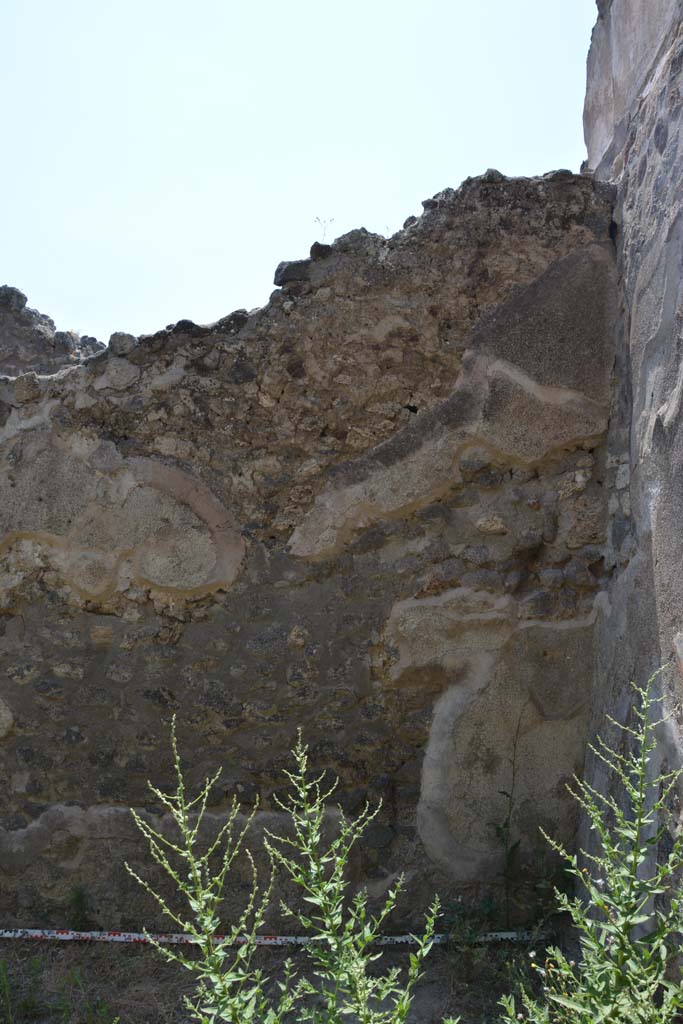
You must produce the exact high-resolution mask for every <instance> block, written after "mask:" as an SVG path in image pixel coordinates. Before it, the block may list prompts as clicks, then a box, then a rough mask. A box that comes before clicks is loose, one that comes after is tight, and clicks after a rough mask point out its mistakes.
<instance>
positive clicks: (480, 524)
mask: <svg viewBox="0 0 683 1024" xmlns="http://www.w3.org/2000/svg"><path fill="white" fill-rule="evenodd" d="M476 525H477V529H478V530H479V532H480V533H490V534H504V533H507V532H508V528H507V526H506V525H505V523H504V522H503V520H502V519H501V518H500V516H499V515H496V513H495V512H486V513H485V514H484V515H483V516H479V518H478V519H477V524H476Z"/></svg>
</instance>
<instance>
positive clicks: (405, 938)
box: [0, 928, 537, 946]
mask: <svg viewBox="0 0 683 1024" xmlns="http://www.w3.org/2000/svg"><path fill="white" fill-rule="evenodd" d="M534 937H537V936H535V935H534V933H532V932H528V931H527V932H485V933H484V934H482V935H478V936H477V937H476V938H475V939H474V940H473V941H474V942H475V943H487V942H530V941H531V939H532V938H534ZM215 938H216V941H218V942H222V941H224V940H225V941H227V942H229V944H230V945H231V946H243V945H244V944H245V943H246V942H248V941H250V940H249V939H247V938H246V937H240V938H237V939H230V938H229V936H226V935H216V936H215ZM450 938H451V937H450V935H435V936H434V939H433V941H434V943H435V944H437V945H443V944H445V943H447V942H448V941H449V940H450ZM0 939H37V940H42V941H44V942H124V943H129V944H135V945H142V946H145V945H147V946H149V945H151V944H152V943H158V944H159V945H160V946H193V945H196V943H197V938H196V937H195V936H194V935H182V934H179V935H174V934H170V933H161V934H157V935H154V934H150V933H149V932H79V931H74V930H73V929H72V928H0ZM316 941H319V940H317V939H311V938H310V937H309V936H305V935H257V936H256V937H255V939H254V942H255V944H256V945H257V946H307V945H309V943H311V942H316ZM416 942H417V939H416V937H415V936H414V935H382V936H380V938H378V939H377V944H378V945H380V946H406V945H414V944H415V943H416Z"/></svg>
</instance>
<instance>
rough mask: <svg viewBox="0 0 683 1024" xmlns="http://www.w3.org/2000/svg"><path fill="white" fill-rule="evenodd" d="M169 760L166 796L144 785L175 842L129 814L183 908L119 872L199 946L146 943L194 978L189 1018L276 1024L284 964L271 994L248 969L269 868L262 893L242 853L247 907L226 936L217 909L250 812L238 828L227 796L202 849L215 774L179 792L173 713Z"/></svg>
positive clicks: (287, 999)
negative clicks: (226, 808) (191, 950)
mask: <svg viewBox="0 0 683 1024" xmlns="http://www.w3.org/2000/svg"><path fill="white" fill-rule="evenodd" d="M171 743H172V747H173V763H174V767H175V775H176V787H175V791H174V792H173V793H163V792H162V791H161V790H159V789H157V788H156V787H155V786H153V785H152V784H151V783H149V788H150V790H151V792H152V793H153V794H154V796H155V797H156V798H157V800H159V801H160V803H161V804H162V806H163V807H164V808H165V809H166V811H167V812H168V813H169V814H170V815H171V818H172V820H173V822H174V824H175V827H176V832H177V840H176V841H175V842H174V841H172V840H170V839H169V838H167V836H166V835H165V834H164V833H163V832H162V831H161V830H158V829H155V828H153V827H152V826H151V825H150V824H148V822H146V821H145V820H144V819H143V818H141V817H140V815H139V814H138V813H137V812H136V811H132V814H133V817H134V819H135V824H136V825H137V827H138V828H139V830H140V832H141V833H142V835H143V836H144V837H145V839H146V840H147V844H148V847H149V852H150V855H151V857H152V860H154V861H155V862H156V864H157V865H158V866H159V867H160V868H161V869H162V871H163V872H164V873H165V874H166V875H167V876H168V877H169V878H170V879H171V881H172V882H173V885H174V887H175V891H176V893H177V894H178V895H179V896H181V897H182V903H183V908H184V909H183V910H179V911H176V910H173V909H172V908H171V907H170V906H169V904H168V903H167V902H166V900H165V899H164V897H163V896H161V895H160V894H159V893H158V892H156V890H155V889H153V888H152V886H151V885H150V884H149V882H147V881H145V880H144V879H142V878H140V876H139V875H138V874H136V872H135V871H133V870H132V868H131V867H130V866H129V865H128V864H126V870H127V871H128V873H129V874H130V875H132V877H133V878H134V879H135V880H136V881H137V882H138V883H139V884H140V885H141V886H142V887H143V889H145V890H146V891H147V892H148V893H150V895H151V896H152V897H153V898H154V899H155V900H156V902H157V903H158V904H159V906H160V907H161V910H162V911H163V913H164V915H165V916H166V917H168V918H169V919H170V921H172V923H173V925H174V926H176V927H177V928H179V929H180V931H181V932H183V933H185V934H187V935H190V936H192V938H193V939H194V943H195V944H196V947H197V948H198V950H199V955H198V956H196V957H192V956H188V955H185V954H184V953H179V952H176V951H175V950H172V949H170V948H168V947H167V946H162V945H160V944H159V943H158V942H157V941H155V940H154V939H153V938H151V937H149V936H148V938H149V941H150V942H151V944H152V945H153V946H155V947H156V949H157V950H158V952H159V953H160V954H161V956H162V957H164V959H165V960H168V961H170V962H172V963H175V964H179V965H180V966H181V967H184V968H185V969H186V970H188V971H190V972H191V973H192V974H194V975H195V978H196V999H195V1000H194V1001H190V1000H187V1001H186V1008H187V1009H188V1011H189V1012H190V1014H191V1020H193V1021H195V1022H197V1024H214V1022H216V1021H229V1022H231V1024H280V1022H283V1021H284V1020H285V1019H286V1014H287V1013H288V1012H289V1011H290V1010H291V1008H292V1006H293V1005H294V1002H295V999H296V992H295V990H294V989H293V988H292V984H291V981H292V979H291V969H290V965H289V963H287V964H285V977H284V980H283V981H282V982H280V983H279V985H278V986H276V996H275V998H274V999H270V998H269V996H268V995H267V993H266V986H267V979H266V978H265V977H264V975H263V973H262V972H261V971H260V970H259V969H257V968H255V967H254V966H253V958H254V954H255V952H256V935H257V932H258V930H259V928H261V927H262V925H263V922H264V918H265V913H266V910H267V908H268V905H269V902H270V894H271V889H272V883H273V878H272V873H271V876H270V879H269V883H268V885H267V886H266V887H265V889H264V890H262V889H261V888H260V886H259V883H258V877H257V873H256V867H255V865H254V860H253V857H252V856H251V854H250V853H249V851H248V850H247V851H246V856H247V857H248V858H249V862H250V864H251V870H252V886H251V892H250V895H249V898H248V900H247V904H246V906H245V908H244V910H243V911H242V913H241V914H240V916H239V918H238V920H237V921H236V922H234V923H233V924H232V925H230V926H229V928H228V931H227V934H226V935H225V937H223V938H221V937H219V936H220V933H221V931H222V930H223V928H222V925H221V920H220V911H221V908H222V906H223V902H224V898H225V891H226V882H227V878H228V875H229V873H230V869H231V867H232V864H233V862H234V860H235V858H236V857H237V855H238V854H239V852H240V850H241V848H242V846H243V843H244V838H245V835H246V832H247V830H248V828H249V825H250V824H251V820H252V818H253V816H254V813H255V811H252V814H251V816H250V817H249V818H248V819H247V822H246V824H245V825H244V826H242V827H241V828H239V827H238V826H237V819H238V815H239V810H240V808H239V804H238V803H237V801H236V800H235V799H234V798H233V801H232V805H231V808H230V812H229V814H228V818H227V821H226V822H225V824H224V825H223V827H222V828H220V829H219V831H218V833H217V834H216V836H215V837H214V839H213V841H211V842H209V843H208V845H206V846H205V847H204V849H203V852H202V848H201V847H202V843H201V840H200V830H201V827H202V822H203V820H204V816H205V812H206V805H207V801H208V798H209V795H210V793H211V790H212V789H213V787H214V786H215V784H216V782H217V781H218V778H219V776H220V774H221V773H220V771H218V772H217V773H216V774H215V775H214V776H213V778H210V779H206V781H205V782H204V785H203V786H202V788H201V789H200V791H199V793H198V794H197V796H195V797H193V798H192V799H189V798H188V797H187V796H186V793H185V782H184V778H183V772H182V765H181V762H180V756H179V754H178V746H177V742H176V730H175V717H174V719H173V724H172V727H171Z"/></svg>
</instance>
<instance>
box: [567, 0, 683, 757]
mask: <svg viewBox="0 0 683 1024" xmlns="http://www.w3.org/2000/svg"><path fill="white" fill-rule="evenodd" d="M682 25H683V8H682V7H681V4H680V3H673V2H667V3H664V2H662V3H649V2H648V3H647V4H643V3H640V2H638V0H614V2H613V3H612V4H611V6H610V7H609V9H608V10H606V11H605V12H604V13H603V14H602V15H601V16H600V18H599V21H598V25H597V27H596V30H595V32H594V35H593V46H592V50H591V56H590V58H589V63H588V68H589V80H588V98H587V103H586V116H585V126H586V138H587V143H588V149H589V153H593V154H595V156H594V157H593V160H594V162H595V163H596V164H599V168H598V174H599V175H600V176H602V177H605V178H610V179H611V180H613V181H615V182H616V183H617V185H618V203H617V208H616V212H615V218H616V220H617V221H618V222H619V236H618V251H619V288H620V294H621V313H620V327H619V334H620V337H619V344H618V349H617V364H616V365H617V381H618V391H617V393H616V395H615V415H614V417H613V420H612V430H611V436H610V451H611V455H612V457H613V458H614V459H616V460H617V461H619V462H620V463H621V464H622V466H623V473H622V478H621V484H622V487H621V490H620V491H619V494H618V495H615V496H614V497H613V499H612V500H613V502H614V503H615V505H617V504H618V506H619V509H618V512H616V514H615V516H614V518H613V520H612V521H613V523H614V525H615V527H616V532H615V533H613V535H612V537H611V543H610V547H611V549H612V552H613V555H612V556H611V558H612V560H613V561H614V564H615V567H616V572H615V573H614V574H613V578H612V581H611V584H610V587H609V589H608V600H607V602H606V603H605V615H604V618H603V620H602V623H601V627H600V634H599V636H600V639H599V644H598V647H599V652H600V657H599V677H598V683H597V686H598V692H601V693H603V694H604V697H605V700H607V701H608V703H609V704H610V705H611V708H612V710H614V709H617V710H618V711H619V713H622V712H623V710H624V708H625V707H626V706H627V705H628V702H629V688H628V681H629V679H634V678H635V679H637V680H639V681H643V680H644V679H645V678H646V677H647V675H648V674H649V672H651V671H652V670H653V669H654V668H656V667H658V666H659V665H660V664H663V663H665V662H668V661H670V660H672V659H675V657H676V644H675V639H676V636H677V634H678V633H679V631H680V630H681V629H682V628H683V575H682V574H681V566H682V565H683V530H682V529H681V509H682V507H683V504H682V499H683V463H682V461H681V453H682V452H683V433H682V431H683V423H682V415H683V406H682V398H683V361H682V352H681V345H682V341H683V339H682V334H681V328H682V324H683V133H682V131H681V115H682V111H683V73H682V72H683V28H682ZM615 55H621V56H622V59H621V62H620V64H619V70H618V72H617V71H615V67H616V65H615ZM628 55H635V56H633V59H632V60H631V59H630V58H629V57H628ZM627 58H628V59H627ZM617 79H618V90H617ZM612 87H614V88H615V90H617V91H618V92H619V95H620V100H619V105H618V107H617V108H615V109H614V110H613V111H611V110H610V109H609V107H608V106H605V105H604V104H605V103H606V102H607V100H608V98H609V95H610V89H611V88H612ZM665 688H668V689H670V690H671V692H672V694H673V696H674V698H675V700H676V702H678V701H679V700H680V676H678V674H677V673H676V672H675V671H671V672H669V673H668V674H667V676H666V677H665ZM601 708H602V702H600V703H598V704H597V705H596V714H599V713H600V711H601ZM679 728H680V722H679V725H676V724H675V723H674V724H673V725H672V728H671V731H670V734H669V736H668V740H669V742H670V744H671V756H672V758H673V759H674V761H675V762H676V763H680V759H681V750H682V749H683V744H682V743H681V738H680V734H679Z"/></svg>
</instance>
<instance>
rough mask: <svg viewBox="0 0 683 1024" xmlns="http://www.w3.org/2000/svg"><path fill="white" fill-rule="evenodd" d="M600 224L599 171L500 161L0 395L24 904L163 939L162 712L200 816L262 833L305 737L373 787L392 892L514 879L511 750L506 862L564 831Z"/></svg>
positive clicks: (578, 713) (1, 384) (380, 885)
mask: <svg viewBox="0 0 683 1024" xmlns="http://www.w3.org/2000/svg"><path fill="white" fill-rule="evenodd" d="M611 217H612V193H611V190H610V189H609V188H603V187H602V186H595V185H594V183H593V181H592V180H591V179H590V178H589V177H585V176H574V175H571V174H569V173H568V172H560V173H557V174H554V175H549V176H546V177H544V178H537V179H507V178H505V177H504V176H503V175H500V174H499V173H498V172H488V173H487V174H486V175H484V176H483V177H482V178H478V179H477V178H475V179H470V180H468V181H467V182H465V183H464V184H463V186H462V187H461V188H460V189H459V190H458V191H453V190H452V189H446V190H445V191H444V192H441V193H439V194H438V195H437V196H435V197H434V198H433V199H431V200H429V201H428V202H427V203H426V204H425V213H424V214H423V216H422V217H420V218H413V219H411V220H410V221H409V223H408V227H406V228H405V229H404V230H403V231H401V232H399V233H398V234H396V235H394V236H393V237H392V238H390V239H384V238H382V237H380V236H377V235H372V234H370V233H368V232H367V231H364V230H358V231H353V232H350V233H349V234H347V235H345V236H343V237H341V238H340V239H338V240H337V241H336V242H335V243H334V244H333V245H331V246H325V247H318V249H316V250H315V251H314V252H313V253H312V258H311V260H310V261H298V262H296V263H293V264H292V263H290V264H284V265H281V267H280V268H279V270H278V280H280V281H281V282H282V289H281V290H277V291H276V292H274V294H273V296H272V297H271V300H270V302H269V304H268V305H267V306H266V307H265V308H264V309H261V310H257V311H253V312H252V313H249V314H248V313H246V312H245V311H243V310H239V311H237V312H235V313H233V314H231V315H230V316H227V317H225V318H224V319H223V320H221V321H219V322H218V323H216V324H212V325H209V326H198V325H195V324H192V323H190V322H189V321H182V322H181V323H179V324H176V325H173V326H172V327H171V328H168V329H166V330H164V331H160V332H159V333H157V334H155V335H152V336H149V337H142V338H140V339H131V338H130V336H122V335H117V336H115V337H114V339H113V340H112V344H111V346H110V349H109V350H108V351H106V352H103V353H102V354H101V355H99V356H98V357H96V358H94V359H90V360H88V361H87V362H85V363H83V364H81V365H75V366H73V367H71V368H70V369H68V370H66V371H62V372H60V373H58V374H56V375H54V376H47V377H46V376H41V375H36V374H33V375H30V374H27V373H26V372H24V369H23V368H22V376H19V377H17V378H16V379H5V380H4V381H0V410H2V411H3V412H2V417H0V553H1V555H2V560H1V561H0V634H1V638H0V661H1V664H0V673H2V679H3V680H4V682H3V689H2V694H3V701H6V702H7V706H8V707H11V709H12V711H11V714H12V716H13V720H14V724H13V727H12V729H11V731H9V732H7V735H6V736H5V737H4V738H3V740H2V743H0V772H1V773H2V777H3V778H5V779H7V780H8V783H7V785H5V786H4V787H3V790H2V796H1V797H0V800H2V809H1V816H0V905H2V910H3V919H4V920H6V921H7V922H10V921H16V922H18V923H21V924H24V925H27V926H28V925H31V924H35V923H39V922H42V921H46V920H50V921H51V922H52V923H54V924H60V923H63V920H64V907H65V904H66V901H67V899H68V894H69V892H70V891H71V890H72V889H73V888H74V886H77V885H82V886H83V887H84V888H85V889H86V890H87V891H88V893H89V895H90V898H91V902H92V904H93V906H94V907H96V908H99V911H98V912H99V913H100V914H101V923H102V925H103V926H105V925H107V926H110V927H116V926H118V925H129V926H140V925H141V924H143V923H147V924H148V925H150V924H152V925H153V924H154V923H155V922H157V923H158V920H157V916H156V915H155V911H154V908H153V906H152V905H151V904H150V903H149V902H148V901H145V900H141V899H140V898H139V896H138V894H135V895H134V890H133V888H132V886H131V884H130V883H129V882H128V881H127V880H126V877H125V875H124V872H123V869H122V867H121V863H122V861H123V859H124V857H128V859H130V860H132V861H134V862H137V863H139V862H140V859H141V847H140V844H139V843H138V841H137V839H136V837H135V834H134V832H133V831H132V829H131V825H130V821H129V819H128V818H127V816H126V813H125V808H126V807H127V806H128V805H134V806H137V807H139V808H142V809H145V808H146V809H147V810H148V811H149V812H150V813H155V811H156V810H157V809H156V808H154V806H153V805H152V804H151V803H150V800H149V794H148V792H147V789H146V779H147V778H149V777H152V778H153V779H154V780H155V781H156V782H157V783H160V784H164V783H165V782H167V781H168V780H169V770H170V763H169V761H170V758H169V751H168V725H169V721H170V718H171V715H172V714H173V713H174V712H175V713H177V716H178V722H179V738H180V747H181V750H182V751H183V753H184V755H185V759H186V762H187V769H188V775H189V779H190V781H191V782H196V781H197V780H199V779H200V778H201V777H203V776H204V775H205V774H206V773H208V772H209V771H212V770H213V769H214V768H215V766H216V765H217V764H222V765H223V766H224V776H223V780H222V782H221V789H220V791H219V792H218V793H217V795H216V801H215V805H214V806H212V808H211V809H212V812H213V813H215V814H220V813H221V811H222V810H223V809H224V807H225V806H226V792H227V791H228V790H229V789H230V788H231V787H232V788H235V789H236V791H237V794H238V796H240V795H241V797H242V799H243V800H244V802H245V803H246V804H247V805H249V804H253V802H254V800H255V799H256V798H257V797H258V798H259V800H260V811H259V815H258V816H257V818H258V821H259V823H260V824H262V823H263V822H264V821H266V822H267V820H268V815H272V814H273V813H275V810H276V806H275V804H274V795H275V794H276V793H277V792H278V791H281V789H282V786H283V779H282V775H281V769H282V767H283V765H286V764H287V761H288V751H289V749H291V746H292V744H293V742H294V739H295V736H296V730H297V727H298V726H302V727H303V730H304V735H305V738H306V739H307V741H308V742H309V743H310V745H311V754H312V759H313V763H314V765H316V766H323V767H326V768H329V769H331V770H332V771H333V772H335V773H337V774H338V775H339V776H340V778H341V789H340V799H341V802H342V805H343V806H344V807H345V808H346V809H347V810H350V811H354V810H358V809H359V808H360V807H362V805H363V803H364V801H365V800H366V799H369V800H370V801H371V802H373V803H374V802H376V801H377V800H378V799H379V798H381V799H382V800H383V806H382V810H381V813H380V815H379V817H378V818H377V819H376V822H375V827H374V828H373V830H372V831H371V832H370V833H369V834H368V837H367V841H366V842H365V843H364V844H363V846H362V848H361V849H360V851H359V858H358V863H357V864H356V865H355V867H354V870H355V871H356V876H357V878H358V879H359V880H364V881H365V882H366V883H367V884H368V885H369V887H370V891H371V892H372V893H373V895H375V896H381V894H382V892H383V891H385V889H386V887H387V886H388V885H390V884H391V881H392V880H393V879H394V878H395V876H396V873H397V872H398V871H399V870H406V871H408V872H410V876H411V892H412V893H413V897H414V900H413V906H414V907H419V906H421V904H422V903H423V902H424V900H423V897H427V896H428V895H429V894H430V893H431V892H433V890H434V888H435V886H436V887H438V888H439V889H440V890H441V891H442V892H444V893H447V892H449V891H451V890H453V889H454V888H455V889H457V888H460V889H461V890H462V891H467V892H470V891H475V890H476V887H477V886H481V885H483V884H489V885H490V884H494V883H495V882H496V880H497V879H498V878H499V873H500V870H501V852H500V849H499V847H498V845H497V842H496V839H495V835H494V831H493V828H492V827H491V825H490V823H491V822H495V821H497V820H501V819H502V817H503V816H504V812H505V808H504V806H503V802H502V801H503V798H502V797H501V796H500V794H499V790H501V789H505V788H506V778H508V777H509V774H510V771H511V767H510V766H511V763H512V762H513V761H514V764H515V772H516V776H515V777H516V787H517V790H516V801H517V802H516V805H515V817H514V823H513V827H514V829H515V831H516V833H519V835H520V838H522V846H521V852H522V855H523V856H524V857H525V858H528V859H532V858H533V857H534V856H535V855H536V845H537V843H536V836H537V825H538V824H543V825H544V826H546V827H547V828H548V829H549V830H550V831H552V832H553V833H555V834H558V835H559V836H560V837H561V838H563V839H566V840H568V841H569V840H571V837H572V834H573V830H574V828H575V820H574V817H573V809H572V805H571V801H569V799H568V797H567V795H566V793H565V791H564V782H565V780H566V779H568V778H569V777H570V776H571V774H572V773H573V772H574V771H576V770H580V768H581V764H582V760H583V751H584V741H585V729H586V720H587V715H588V712H589V704H590V702H589V697H590V689H591V673H590V662H591V657H592V653H591V652H592V644H593V635H594V623H595V621H596V602H597V601H598V599H599V596H600V594H601V593H604V591H605V588H606V586H607V583H608V578H609V569H607V568H606V562H605V559H604V552H605V542H606V535H605V530H606V528H607V524H608V518H609V510H608V487H607V486H606V481H607V479H608V476H609V473H610V472H611V470H609V469H608V467H607V464H606V437H607V428H608V415H609V409H610V403H611V396H612V383H611V373H612V366H613V361H614V319H615V294H616V291H615V284H614V260H613V244H612V241H611V239H610V236H609V228H610V223H611ZM577 664H578V666H579V667H578V668H577V667H576V666H577ZM569 666H571V672H570V673H569V678H568V679H567V678H565V673H566V670H567V668H568V667H569ZM136 844H137V845H136ZM425 853H426V856H425ZM245 884H246V883H245Z"/></svg>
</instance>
